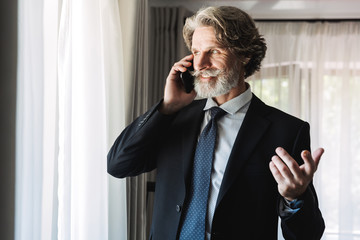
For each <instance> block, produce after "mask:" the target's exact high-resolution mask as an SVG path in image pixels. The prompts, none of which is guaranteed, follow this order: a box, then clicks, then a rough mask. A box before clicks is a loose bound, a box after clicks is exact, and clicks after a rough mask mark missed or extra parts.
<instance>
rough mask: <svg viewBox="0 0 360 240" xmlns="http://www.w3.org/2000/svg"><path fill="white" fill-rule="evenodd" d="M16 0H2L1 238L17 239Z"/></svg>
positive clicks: (0, 113) (0, 75)
mask: <svg viewBox="0 0 360 240" xmlns="http://www.w3.org/2000/svg"><path fill="white" fill-rule="evenodd" d="M16 61H17V0H1V1H0V239H4V240H11V239H14V210H15V207H14V206H15V111H16Z"/></svg>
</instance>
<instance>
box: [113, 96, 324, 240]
mask: <svg viewBox="0 0 360 240" xmlns="http://www.w3.org/2000/svg"><path fill="white" fill-rule="evenodd" d="M205 103H206V100H196V101H193V103H192V104H190V105H189V106H187V107H185V108H184V109H182V110H181V111H179V112H178V113H177V114H174V115H171V116H166V115H162V114H161V113H159V112H158V111H157V106H154V107H153V108H152V109H150V110H149V111H148V112H147V113H146V114H144V115H143V116H140V117H139V118H138V119H136V120H135V121H134V122H133V123H132V124H131V125H130V126H128V127H127V128H126V129H125V130H124V131H123V132H122V133H121V135H120V136H119V137H118V139H117V140H116V141H115V143H114V145H113V146H112V148H111V150H110V152H109V154H108V172H109V173H110V174H111V175H113V176H115V177H120V178H123V177H128V176H136V175H138V174H141V173H144V172H148V171H151V170H153V169H155V168H156V169H157V178H156V191H155V203H154V214H153V222H152V228H151V237H150V238H152V239H154V240H171V239H176V238H177V235H178V230H179V228H180V225H181V213H182V206H183V204H184V201H185V196H186V191H187V186H189V180H190V174H191V168H192V162H193V157H194V152H195V146H196V141H197V137H198V134H199V130H200V125H201V122H202V119H203V115H204V113H203V111H202V109H203V108H204V106H205ZM279 146H281V147H283V148H284V149H286V150H287V151H288V152H289V153H290V154H291V156H293V157H294V158H295V159H296V160H297V161H298V163H299V164H302V159H301V157H300V153H301V151H302V150H305V149H308V150H309V149H310V137H309V124H308V123H306V122H304V121H301V120H299V119H297V118H295V117H292V116H290V115H288V114H286V113H284V112H281V111H280V110H277V109H275V108H272V107H269V106H267V105H265V104H264V103H263V102H262V101H261V100H260V99H258V98H257V97H256V96H255V95H253V98H252V100H251V104H250V106H249V109H248V112H247V114H246V116H245V119H244V121H243V124H242V126H241V128H240V130H239V133H238V136H237V138H236V140H235V143H234V146H233V149H232V152H231V154H230V157H229V161H228V164H227V166H226V170H225V173H224V177H223V181H222V184H221V187H220V192H219V196H218V200H217V203H216V208H215V213H214V218H213V223H212V237H211V238H212V239H224V240H229V239H246V240H250V239H259V240H260V239H261V240H264V239H266V240H267V239H270V240H271V239H274V240H276V239H277V223H278V211H279V210H278V208H279V199H280V195H279V193H278V190H277V184H276V182H275V180H274V178H273V176H272V174H271V172H270V170H269V162H270V160H271V157H272V156H273V155H274V154H275V148H276V147H279ZM301 198H302V199H303V200H304V205H303V207H302V208H301V209H300V210H299V211H298V212H297V213H295V214H294V215H292V216H291V217H288V218H285V219H282V231H283V235H284V237H285V238H286V239H304V240H310V239H320V237H321V235H322V233H323V231H324V221H323V219H322V216H321V212H320V210H319V209H318V201H317V197H316V193H315V190H314V188H313V185H312V184H310V186H309V187H308V189H307V191H306V192H305V193H304V194H303V196H302V197H301Z"/></svg>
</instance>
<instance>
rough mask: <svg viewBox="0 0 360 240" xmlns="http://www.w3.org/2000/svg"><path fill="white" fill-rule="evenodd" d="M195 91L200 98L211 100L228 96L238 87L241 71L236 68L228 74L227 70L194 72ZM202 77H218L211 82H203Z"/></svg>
mask: <svg viewBox="0 0 360 240" xmlns="http://www.w3.org/2000/svg"><path fill="white" fill-rule="evenodd" d="M193 75H194V77H195V80H194V89H195V91H196V93H197V95H198V96H199V97H202V98H211V97H217V96H221V95H224V94H227V93H228V92H229V91H230V90H231V89H232V88H234V87H236V86H238V84H239V79H240V71H238V70H236V69H235V67H233V68H231V69H230V70H229V71H228V72H226V71H225V70H213V69H210V70H203V71H195V72H194V74H193ZM200 75H203V76H211V77H216V79H215V80H213V81H210V82H202V81H201V80H200Z"/></svg>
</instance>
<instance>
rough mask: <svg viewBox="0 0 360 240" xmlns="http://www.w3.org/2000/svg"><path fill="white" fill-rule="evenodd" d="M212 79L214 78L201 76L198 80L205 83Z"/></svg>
mask: <svg viewBox="0 0 360 240" xmlns="http://www.w3.org/2000/svg"><path fill="white" fill-rule="evenodd" d="M213 78H214V77H213V76H202V75H201V76H200V79H201V80H202V81H206V82H208V81H210V80H212V79H213Z"/></svg>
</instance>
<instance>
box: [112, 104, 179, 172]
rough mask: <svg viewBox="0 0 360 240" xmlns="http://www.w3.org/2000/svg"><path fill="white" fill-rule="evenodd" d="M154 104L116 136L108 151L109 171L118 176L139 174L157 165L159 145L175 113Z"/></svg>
mask: <svg viewBox="0 0 360 240" xmlns="http://www.w3.org/2000/svg"><path fill="white" fill-rule="evenodd" d="M159 104H160V103H158V104H157V105H155V106H153V107H152V108H151V109H150V110H149V111H148V112H146V113H145V114H144V115H142V116H140V117H138V118H137V119H136V120H135V121H134V122H132V123H131V124H130V125H129V126H128V127H127V128H125V129H124V131H123V132H122V133H121V134H120V136H119V137H118V138H117V139H116V141H115V142H114V144H113V146H112V147H111V148H110V151H109V153H108V155H107V171H108V173H109V174H110V175H112V176H114V177H118V178H124V177H130V176H136V175H139V174H141V173H144V172H148V171H151V170H153V169H155V168H156V154H157V149H159V147H160V146H161V142H162V141H164V138H163V135H164V133H165V132H166V129H167V128H168V126H170V124H171V121H172V119H173V118H174V116H175V115H163V114H161V113H160V112H159V111H158V110H157V108H158V105H159Z"/></svg>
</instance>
